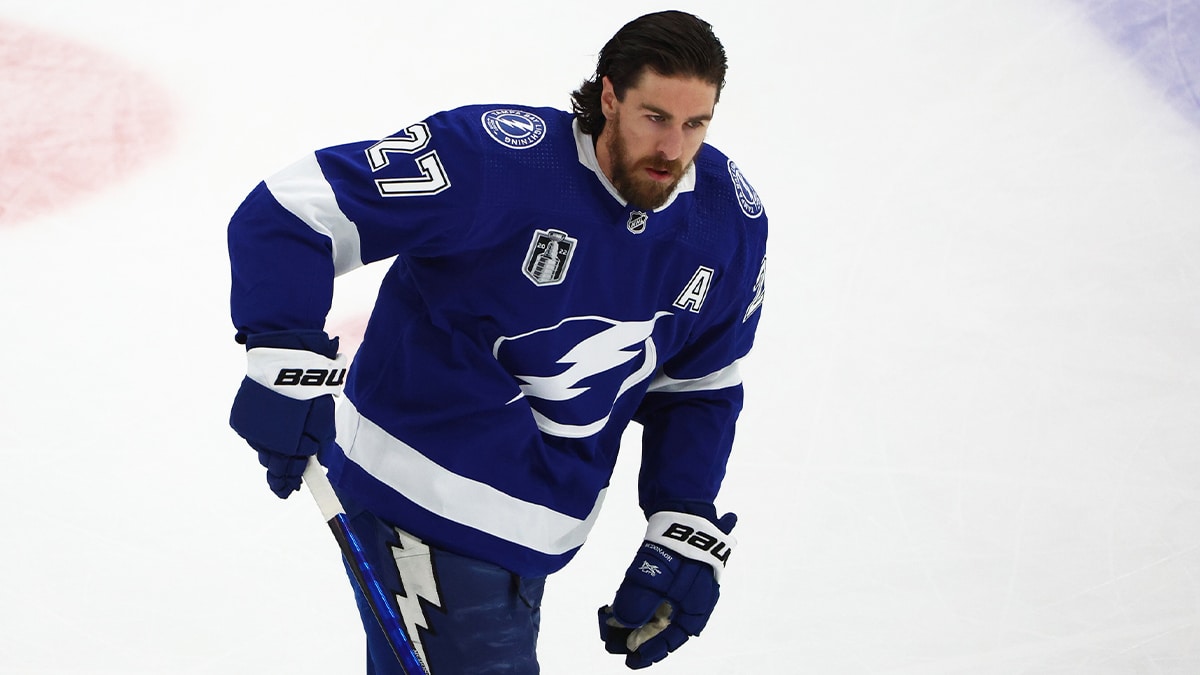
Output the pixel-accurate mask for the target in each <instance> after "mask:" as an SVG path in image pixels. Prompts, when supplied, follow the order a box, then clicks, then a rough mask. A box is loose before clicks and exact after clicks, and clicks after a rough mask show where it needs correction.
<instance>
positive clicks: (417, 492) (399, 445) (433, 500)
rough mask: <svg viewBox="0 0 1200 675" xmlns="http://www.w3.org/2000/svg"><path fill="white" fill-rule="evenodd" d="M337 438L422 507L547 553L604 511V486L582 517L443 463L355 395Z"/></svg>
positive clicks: (579, 536) (341, 413) (344, 407)
mask: <svg viewBox="0 0 1200 675" xmlns="http://www.w3.org/2000/svg"><path fill="white" fill-rule="evenodd" d="M337 441H338V445H339V446H340V447H341V448H342V451H343V452H344V453H345V454H346V458H347V459H348V460H349V461H351V462H354V463H355V464H357V465H358V466H360V467H362V469H363V470H364V471H366V472H367V473H368V474H370V475H371V476H373V477H375V478H376V479H377V480H379V481H381V482H383V483H384V484H386V485H387V486H388V487H390V488H392V489H393V490H395V491H396V492H399V493H400V494H402V495H404V497H405V498H407V499H409V500H410V501H412V502H414V503H416V504H417V505H418V506H420V507H421V508H424V509H425V510H427V511H430V512H432V513H434V514H437V515H438V516H441V517H443V518H447V519H449V520H452V521H454V522H456V523H460V524H462V525H466V526H467V527H471V528H474V529H476V530H479V531H480V532H484V533H487V534H490V535H492V536H494V537H499V538H500V539H504V540H506V541H510V542H513V543H515V544H519V545H521V546H524V547H526V548H529V549H533V550H534V551H537V552H539V553H543V554H546V555H558V554H561V553H566V552H567V551H571V550H573V549H576V548H578V547H580V546H582V545H583V543H584V541H585V540H586V539H587V535H588V533H589V532H590V531H591V529H592V526H593V525H594V524H595V522H596V518H597V517H598V516H599V515H600V506H601V504H603V502H604V496H605V493H606V490H601V491H600V494H599V495H598V496H597V497H596V503H595V505H594V506H593V507H592V512H591V513H590V514H588V516H587V518H585V519H583V520H580V519H578V518H573V517H571V516H568V515H566V514H563V513H559V512H557V511H554V510H552V509H549V508H547V507H545V506H542V505H540V504H534V503H532V502H527V501H524V500H521V499H517V498H516V497H513V496H511V495H508V494H505V493H504V492H501V491H500V490H497V489H496V488H494V487H492V486H490V485H487V484H486V483H481V482H479V481H476V480H472V479H470V478H466V477H464V476H460V475H458V474H456V473H454V472H452V471H449V470H447V469H446V468H444V467H442V466H440V465H439V464H437V463H436V462H434V461H432V460H430V459H429V458H428V457H426V456H424V455H422V454H421V453H420V452H417V450H415V449H414V448H412V447H411V446H409V445H408V444H406V443H404V442H403V441H401V440H400V439H398V438H396V437H394V436H392V435H391V434H389V433H388V432H387V431H385V430H383V429H382V428H380V427H379V426H378V425H376V424H375V423H374V422H372V421H371V420H369V419H367V418H366V417H363V416H362V414H361V413H359V412H358V410H357V409H356V408H355V407H354V405H353V403H351V402H350V401H349V400H346V399H343V400H342V402H341V404H340V405H339V407H338V412H337Z"/></svg>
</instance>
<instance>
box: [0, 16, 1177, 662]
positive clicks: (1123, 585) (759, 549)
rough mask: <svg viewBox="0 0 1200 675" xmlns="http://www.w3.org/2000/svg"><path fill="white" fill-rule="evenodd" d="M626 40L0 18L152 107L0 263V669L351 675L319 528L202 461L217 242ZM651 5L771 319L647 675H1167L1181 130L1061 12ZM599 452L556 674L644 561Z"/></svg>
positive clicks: (1157, 99)
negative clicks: (718, 568) (319, 164)
mask: <svg viewBox="0 0 1200 675" xmlns="http://www.w3.org/2000/svg"><path fill="white" fill-rule="evenodd" d="M1151 4H1153V3H1151ZM1160 4H1161V3H1160ZM1166 4H1168V5H1169V4H1171V3H1166ZM1175 4H1179V3H1175ZM335 7H336V9H335ZM659 7H660V6H659V5H647V4H645V3H640V2H632V1H629V0H615V1H614V2H610V3H601V4H597V3H586V4H585V3H569V4H568V3H563V2H544V1H533V0H531V1H529V2H524V3H482V2H473V3H460V2H441V3H398V2H395V3H389V2H382V1H380V0H345V1H344V2H340V3H325V2H312V1H309V2H291V3H274V2H266V1H265V0H240V1H238V2H230V1H228V0H212V1H210V2H204V3H184V2H180V3H174V2H162V3H151V2H140V1H138V0H106V1H105V2H84V1H82V0H75V1H70V0H5V2H4V3H3V5H0V20H13V21H21V22H24V23H27V24H29V25H34V26H38V27H40V28H42V29H45V30H48V31H54V32H56V33H57V34H59V35H61V36H63V37H64V38H69V39H74V40H78V41H80V42H83V43H86V44H89V45H93V46H96V47H99V48H103V49H105V50H107V51H108V52H109V53H112V54H114V55H116V56H117V57H119V58H122V59H126V60H127V61H129V62H131V63H135V64H138V66H139V67H141V68H143V69H144V70H146V71H147V72H149V73H151V74H152V75H153V76H154V77H156V78H157V79H158V80H159V81H160V82H161V83H162V84H163V86H164V87H166V88H167V89H169V90H170V91H171V93H172V96H173V97H174V99H175V102H176V105H177V109H178V111H179V114H180V118H179V120H178V122H177V124H178V130H177V135H176V140H175V142H174V143H173V144H172V145H171V146H170V149H169V152H167V153H165V154H163V155H162V156H159V157H156V158H154V159H153V160H152V161H151V162H150V163H148V164H147V165H146V166H144V167H143V169H142V170H141V171H140V172H139V173H138V174H137V175H136V176H135V177H134V178H132V179H130V180H126V181H123V182H121V183H119V184H116V185H113V186H112V187H110V188H108V189H106V190H105V191H103V192H100V193H97V194H95V195H92V196H90V197H88V198H87V199H85V200H83V201H80V202H76V203H74V204H72V205H71V206H69V207H66V208H64V209H61V210H59V211H56V212H53V213H50V214H47V215H45V216H43V217H41V218H38V219H36V220H33V221H31V222H27V223H22V224H20V225H18V226H14V227H6V228H0V317H2V318H0V327H2V329H0V347H2V349H3V353H4V355H5V362H6V363H5V366H4V368H3V372H4V381H5V382H6V383H7V386H5V387H0V422H2V423H0V456H2V457H3V469H2V470H0V507H2V508H3V511H4V513H5V517H4V518H3V519H0V546H2V547H3V548H2V552H0V673H4V674H5V675H7V674H10V673H11V674H14V675H17V674H19V675H77V674H85V673H86V674H89V675H91V674H113V675H118V674H119V675H138V674H147V675H149V674H153V675H159V674H162V673H173V674H177V675H198V674H220V675H229V674H242V673H245V674H252V673H253V674H261V673H281V674H283V673H286V674H288V675H302V674H313V675H318V674H320V675H325V674H330V673H357V672H361V669H362V663H363V649H362V645H361V637H360V629H359V628H358V626H357V620H358V619H357V616H356V613H355V611H354V608H353V603H352V601H351V599H350V595H349V592H348V585H347V581H346V580H345V577H344V575H343V573H342V571H341V569H340V565H339V562H338V558H337V555H338V554H337V550H336V546H335V545H334V543H333V541H332V539H331V538H330V537H329V534H328V531H327V530H326V529H325V527H324V525H323V524H322V523H321V522H320V518H319V515H318V512H317V509H316V506H315V505H314V504H313V503H312V501H311V500H310V499H308V498H307V497H306V496H301V497H300V498H298V499H291V500H288V501H286V502H280V501H279V500H278V499H276V498H275V497H274V496H273V495H272V494H271V493H270V492H269V491H268V490H267V488H266V485H265V482H264V481H263V479H262V477H261V473H260V471H259V469H258V466H257V464H256V463H255V461H254V457H253V455H252V454H251V452H250V451H249V450H248V449H247V448H246V447H245V446H244V445H243V444H242V442H241V441H240V440H239V439H238V438H237V437H236V436H235V435H234V434H233V432H232V431H230V430H229V429H228V427H227V425H226V419H227V415H228V406H229V402H230V400H231V398H232V395H233V393H234V390H235V389H236V386H237V383H238V381H239V380H240V378H241V376H242V373H243V368H244V360H243V356H242V352H241V349H240V348H239V347H238V346H237V345H235V344H234V343H233V342H232V339H231V338H232V334H233V330H232V328H231V327H230V325H229V321H228V317H227V292H228V263H227V260H226V257H225V251H224V228H225V223H226V222H227V220H228V217H229V215H230V214H231V213H232V211H233V209H234V208H235V207H236V206H237V204H238V203H239V202H240V200H241V198H242V197H243V196H244V194H245V193H246V192H247V191H248V190H249V189H250V188H251V187H252V186H253V185H254V183H256V182H257V181H258V180H260V179H261V178H263V177H265V176H266V175H268V174H270V173H272V172H274V171H275V170H277V169H279V168H281V167H283V166H285V165H286V164H287V163H289V162H291V161H292V160H294V159H296V158H297V157H299V156H300V155H301V154H302V153H304V152H307V151H309V150H311V149H314V148H317V147H322V146H325V145H330V144H333V143H338V142H343V141H350V140H359V139H363V138H374V137H379V136H382V135H384V134H387V133H390V132H392V131H394V130H396V129H399V128H401V127H403V126H405V125H407V124H409V123H411V122H413V121H416V120H418V119H420V118H421V117H424V116H425V115H427V114H429V113H432V112H434V111H437V110H441V109H445V108H449V107H453V106H457V105H460V104H466V103H477V102H520V103H530V104H548V105H559V106H564V105H566V94H567V92H568V91H570V89H572V88H573V87H575V86H576V85H577V84H578V83H579V81H580V80H581V79H582V78H583V77H584V76H585V75H587V74H588V73H590V72H591V69H592V67H593V66H594V59H595V54H596V51H597V50H598V49H599V47H600V45H601V44H602V43H603V41H604V40H605V39H606V38H607V37H608V36H609V35H611V34H612V33H613V32H614V31H615V30H616V29H617V28H618V27H619V26H620V24H622V23H623V22H624V21H625V20H627V19H629V18H632V17H633V16H636V15H638V14H640V13H643V12H644V11H648V10H650V9H656V8H659ZM687 8H688V9H690V10H692V11H694V12H696V13H697V14H700V15H701V16H703V17H705V18H706V19H708V20H709V21H711V22H712V23H713V24H714V25H715V26H716V28H717V31H718V34H719V35H720V36H721V37H722V39H723V40H724V42H725V44H726V47H727V48H728V51H729V54H730V63H731V68H730V72H729V84H728V87H727V88H726V90H725V93H724V95H723V98H722V102H721V104H720V105H719V107H718V113H717V117H716V119H715V121H714V124H713V127H712V131H711V133H710V137H709V138H710V141H711V142H713V143H714V144H716V145H718V146H719V147H721V148H722V149H723V150H725V151H726V152H727V153H728V154H730V155H731V156H733V157H734V158H735V159H736V161H737V162H738V164H739V165H740V166H741V168H742V169H743V170H744V172H745V173H746V175H747V176H748V177H749V178H750V180H751V181H752V182H753V183H754V185H755V187H756V188H757V189H758V191H759V192H760V193H761V194H762V195H763V197H764V200H765V201H766V204H767V208H768V210H769V213H770V216H771V224H772V235H771V243H770V260H771V263H770V274H769V284H768V285H769V289H770V290H769V292H768V295H767V302H766V306H765V314H764V319H763V323H762V327H761V330H760V340H759V344H758V347H757V349H756V351H755V353H754V354H753V355H752V357H751V358H750V359H749V360H748V361H747V362H746V363H745V367H744V372H745V376H746V379H747V382H748V385H747V387H748V389H747V408H746V412H745V413H744V416H743V421H742V427H741V431H740V435H739V439H738V444H737V449H736V451H735V456H734V458H733V460H732V463H731V465H730V470H729V476H728V479H727V482H726V486H725V490H724V492H723V494H722V498H721V503H720V506H721V507H722V508H723V509H726V510H734V511H737V512H738V513H739V515H740V516H741V524H740V525H739V527H738V530H737V535H738V538H739V540H740V542H741V545H740V548H739V550H738V553H737V555H736V556H735V558H734V559H733V560H732V561H731V565H730V569H729V570H728V572H727V573H726V575H725V577H724V587H723V592H724V595H723V598H722V601H721V604H720V606H719V608H718V611H717V612H716V614H715V615H714V617H713V619H712V621H711V623H710V625H709V627H708V628H707V630H706V631H705V634H704V635H703V636H702V637H700V638H699V639H697V640H695V641H694V643H693V644H689V645H687V646H686V647H685V648H683V649H682V650H680V651H679V652H678V653H676V654H674V655H672V656H671V657H670V658H669V659H667V661H665V662H664V663H662V664H661V665H659V666H656V667H655V668H654V669H653V670H652V671H651V672H655V673H658V674H659V675H668V674H670V673H687V674H695V673H702V672H720V673H738V674H741V673H759V674H761V673H813V674H820V675H862V674H868V673H869V674H880V675H952V674H960V673H962V674H970V675H1017V674H1022V675H1025V674H1028V675H1035V674H1036V675H1051V674H1053V675H1060V674H1067V673H1071V674H1080V675H1132V674H1139V675H1159V674H1164V673H1171V674H1181V675H1182V674H1185V673H1188V674H1190V673H1200V624H1198V620H1200V447H1198V446H1200V383H1198V375H1200V127H1197V126H1196V125H1195V124H1194V123H1192V122H1189V120H1188V118H1187V116H1186V115H1181V114H1180V111H1179V109H1178V108H1177V107H1176V106H1174V105H1172V104H1171V103H1170V102H1168V101H1167V100H1166V98H1165V97H1164V95H1163V89H1162V87H1161V86H1159V85H1157V84H1156V83H1155V82H1154V81H1153V80H1151V79H1149V78H1148V77H1147V76H1146V71H1145V69H1144V68H1142V67H1140V64H1139V58H1141V57H1140V56H1139V55H1137V54H1134V53H1131V52H1128V51H1123V50H1121V49H1118V48H1117V47H1115V46H1114V45H1113V44H1112V43H1110V42H1109V41H1107V40H1106V38H1105V36H1104V35H1103V34H1102V33H1101V31H1099V30H1097V29H1096V28H1095V27H1094V25H1093V23H1092V22H1091V21H1090V20H1089V19H1088V16H1087V11H1086V9H1085V8H1084V7H1083V6H1082V5H1080V4H1073V3H1070V2H1065V1H1064V0H1007V1H1006V2H1002V3H1001V2H970V3H967V2H955V1H954V0H904V1H901V0H865V1H864V2H842V1H841V0H814V1H811V2H800V3H796V4H794V5H787V4H786V3H785V4H783V5H781V4H779V3H777V2H774V1H772V2H765V1H764V2H758V1H757V0H745V1H742V2H727V1H725V0H721V1H717V0H696V1H695V2H692V3H690V4H689V5H687ZM0 67H4V65H3V64H0ZM5 104H6V103H5V102H4V101H0V105H5ZM85 168H86V167H81V170H82V169H85ZM377 273H378V270H373V269H372V268H368V269H366V270H362V271H360V272H356V273H354V274H353V275H351V276H350V277H348V278H347V279H346V280H345V281H344V282H341V283H340V285H339V288H338V293H339V300H338V302H339V304H338V308H337V310H336V311H335V315H334V317H333V318H332V320H331V323H334V324H335V323H337V322H338V321H349V322H353V321H354V320H355V318H356V317H358V316H360V315H361V313H362V312H363V311H365V309H366V308H367V307H369V304H370V302H371V300H372V293H373V285H374V281H375V279H376V278H377V277H375V276H373V275H376V274H377ZM629 440H630V444H629V447H628V448H627V452H626V453H625V455H624V460H625V461H623V463H622V465H621V467H620V469H619V475H618V476H617V477H616V479H615V485H614V487H613V489H612V490H611V492H610V495H609V498H608V501H607V506H606V510H605V512H604V514H603V515H602V517H601V519H600V521H599V524H598V526H597V529H596V531H595V534H594V536H593V538H592V540H591V542H590V543H589V545H588V546H587V547H585V549H584V551H583V552H582V553H581V554H580V556H579V557H578V558H577V559H576V561H575V562H574V563H573V564H572V565H571V566H570V567H568V568H567V570H565V571H564V572H562V573H561V574H559V575H556V576H555V577H553V578H552V579H551V581H550V583H549V585H548V588H547V595H546V599H545V607H544V617H543V631H542V636H541V655H542V660H543V664H544V665H543V672H545V673H547V674H548V675H559V674H564V673H570V674H572V675H590V674H601V673H612V674H615V673H622V672H627V671H626V670H625V669H624V667H623V666H622V665H621V662H620V660H619V659H617V658H615V657H610V656H608V655H606V654H604V653H603V650H602V649H601V646H600V644H599V642H598V640H597V639H596V637H595V632H596V629H595V625H594V624H595V614H594V612H595V608H596V606H597V605H599V604H602V603H604V602H606V601H607V600H608V599H609V598H610V596H611V593H612V591H613V589H614V588H615V585H616V583H617V582H618V580H619V577H620V575H621V573H622V572H623V570H624V567H625V565H626V564H627V563H628V560H629V558H630V556H631V555H632V553H633V551H634V548H635V546H636V544H637V541H638V539H639V538H640V536H641V533H642V527H643V525H642V521H641V518H640V514H639V513H638V512H637V510H636V506H635V503H634V502H635V496H634V492H633V482H634V480H635V476H634V473H635V471H636V466H635V465H636V444H634V443H633V441H635V440H636V438H635V437H634V435H633V434H631V435H630V437H629Z"/></svg>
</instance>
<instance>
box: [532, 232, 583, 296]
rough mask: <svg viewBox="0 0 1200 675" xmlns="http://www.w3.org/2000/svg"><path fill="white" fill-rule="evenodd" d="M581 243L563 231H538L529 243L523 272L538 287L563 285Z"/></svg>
mask: <svg viewBox="0 0 1200 675" xmlns="http://www.w3.org/2000/svg"><path fill="white" fill-rule="evenodd" d="M578 244H579V242H578V241H577V240H576V239H575V238H574V237H570V236H567V233H566V232H563V231H561V230H537V231H536V232H534V233H533V240H532V241H530V242H529V252H528V253H526V254H525V265H524V266H523V267H522V268H521V272H523V273H524V274H525V276H526V277H527V278H528V279H529V280H530V281H532V282H533V283H535V284H537V285H538V286H553V285H555V284H560V283H562V280H563V279H564V278H566V276H567V267H569V266H570V265H571V257H572V256H574V255H575V247H576V246H577V245H578Z"/></svg>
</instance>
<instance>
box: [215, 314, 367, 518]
mask: <svg viewBox="0 0 1200 675" xmlns="http://www.w3.org/2000/svg"><path fill="white" fill-rule="evenodd" d="M337 350H338V341H337V338H333V339H332V340H331V339H329V336H327V335H326V334H325V333H324V332H323V331H319V330H308V331H280V332H274V333H259V334H256V335H250V336H248V337H247V339H246V363H247V369H246V377H245V378H244V379H243V380H242V385H241V388H239V389H238V393H237V396H236V397H235V398H234V400H233V410H232V411H231V412H230V415H229V426H231V427H233V430H234V431H236V432H237V433H238V435H239V436H241V437H242V438H244V439H246V442H247V443H249V444H250V447H252V448H254V449H255V450H257V451H258V462H259V463H260V464H262V465H263V466H264V467H265V468H266V469H267V484H268V485H269V486H270V487H271V491H272V492H274V493H275V494H276V495H278V496H279V497H280V498H283V499H286V498H287V497H288V495H290V494H291V493H293V492H295V491H296V490H299V489H300V476H301V475H302V474H303V473H304V467H305V465H306V464H307V463H308V458H309V457H310V456H312V455H314V454H316V453H318V452H320V451H321V450H322V449H325V448H328V447H330V446H331V445H332V444H333V440H334V423H333V396H334V395H336V394H338V393H340V391H341V387H342V384H343V383H344V382H345V380H346V357H345V356H344V355H339V354H338V353H337Z"/></svg>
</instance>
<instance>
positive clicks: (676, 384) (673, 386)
mask: <svg viewBox="0 0 1200 675" xmlns="http://www.w3.org/2000/svg"><path fill="white" fill-rule="evenodd" d="M738 363H739V361H734V362H733V363H731V364H729V365H728V366H726V367H724V368H722V369H721V370H718V371H717V372H715V373H710V374H708V375H705V376H704V377H697V378H695V379H691V380H676V379H674V378H671V377H667V376H666V375H664V374H663V373H662V371H661V370H660V371H659V372H658V375H656V376H655V378H654V379H653V380H651V381H650V391H652V392H683V391H714V390H717V389H725V388H727V387H733V386H736V385H739V384H741V383H742V372H741V369H739V368H738Z"/></svg>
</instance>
